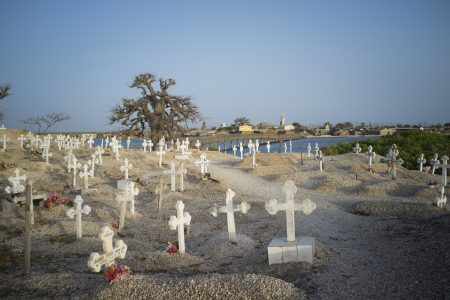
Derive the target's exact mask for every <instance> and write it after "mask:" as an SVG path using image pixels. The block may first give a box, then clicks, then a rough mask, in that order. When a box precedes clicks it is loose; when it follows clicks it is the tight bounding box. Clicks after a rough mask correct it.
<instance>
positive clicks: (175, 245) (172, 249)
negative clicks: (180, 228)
mask: <svg viewBox="0 0 450 300" xmlns="http://www.w3.org/2000/svg"><path fill="white" fill-rule="evenodd" d="M167 243H168V244H169V246H168V247H167V248H166V252H167V253H177V252H178V241H175V243H173V244H172V242H167Z"/></svg>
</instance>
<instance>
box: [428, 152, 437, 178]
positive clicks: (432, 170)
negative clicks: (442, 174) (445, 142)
mask: <svg viewBox="0 0 450 300" xmlns="http://www.w3.org/2000/svg"><path fill="white" fill-rule="evenodd" d="M430 164H432V165H433V168H432V169H431V174H434V172H435V171H436V165H437V164H439V158H438V155H437V153H436V154H435V155H434V158H432V159H431V160H430Z"/></svg>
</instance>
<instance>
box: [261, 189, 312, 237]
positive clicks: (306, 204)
mask: <svg viewBox="0 0 450 300" xmlns="http://www.w3.org/2000/svg"><path fill="white" fill-rule="evenodd" d="M296 192H297V187H296V186H295V184H294V182H293V181H292V180H288V181H286V183H285V184H284V187H283V193H284V194H285V199H286V203H281V204H280V203H278V200H276V199H272V200H270V201H269V202H267V203H266V210H267V211H268V212H269V214H271V215H274V214H276V213H277V212H278V211H279V210H285V211H286V227H287V241H288V242H293V241H295V219H294V213H295V211H296V210H297V211H303V213H304V214H305V215H309V214H311V213H312V211H313V210H315V209H316V204H315V203H314V202H312V201H311V200H309V199H306V200H304V201H303V203H302V204H297V203H295V202H294V195H295V193H296Z"/></svg>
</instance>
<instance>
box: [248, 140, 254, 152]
mask: <svg viewBox="0 0 450 300" xmlns="http://www.w3.org/2000/svg"><path fill="white" fill-rule="evenodd" d="M247 147H248V153H249V154H252V151H255V149H254V148H255V144H253V141H252V140H249V141H248V144H247Z"/></svg>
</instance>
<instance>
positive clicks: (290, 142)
mask: <svg viewBox="0 0 450 300" xmlns="http://www.w3.org/2000/svg"><path fill="white" fill-rule="evenodd" d="M289 152H290V153H292V140H289Z"/></svg>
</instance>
